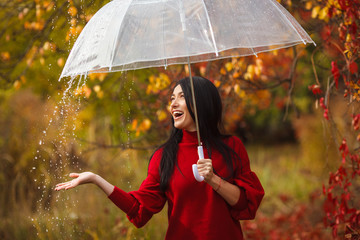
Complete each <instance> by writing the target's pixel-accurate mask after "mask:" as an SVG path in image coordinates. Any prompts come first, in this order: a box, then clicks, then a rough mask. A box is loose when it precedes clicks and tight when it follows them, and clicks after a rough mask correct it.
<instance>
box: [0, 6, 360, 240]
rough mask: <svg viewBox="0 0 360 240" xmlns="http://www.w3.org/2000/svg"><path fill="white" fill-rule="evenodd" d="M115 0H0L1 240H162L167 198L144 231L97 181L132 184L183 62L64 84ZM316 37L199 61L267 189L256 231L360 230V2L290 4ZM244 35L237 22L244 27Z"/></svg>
mask: <svg viewBox="0 0 360 240" xmlns="http://www.w3.org/2000/svg"><path fill="white" fill-rule="evenodd" d="M107 2H108V1H100V0H87V1H85V0H68V1H65V0H57V1H52V0H35V1H33V0H31V1H30V0H16V1H13V0H11V1H10V0H2V1H1V2H0V6H1V8H0V19H1V21H0V63H1V64H0V206H1V208H0V239H163V238H164V236H165V232H166V229H167V211H166V207H165V208H164V210H163V211H162V212H161V213H159V214H158V215H156V216H154V217H153V219H152V220H151V221H150V222H149V223H148V224H147V225H146V226H145V227H143V228H141V229H136V228H135V227H134V226H133V225H132V224H131V223H129V222H128V220H127V219H126V216H125V214H124V213H123V212H121V210H119V209H117V208H116V206H115V205H113V204H112V203H111V201H110V200H108V199H107V197H106V195H105V194H104V193H103V192H102V191H101V190H99V189H97V188H96V187H95V186H92V185H84V186H80V187H78V188H77V189H74V190H69V191H62V192H55V191H54V186H55V185H56V183H59V182H62V181H66V180H68V179H69V177H68V174H69V173H70V172H81V171H92V172H95V173H98V174H99V175H101V176H103V177H104V178H106V179H107V180H108V181H110V182H111V183H113V184H115V185H117V186H118V187H120V188H122V189H124V190H125V191H131V190H136V189H137V188H138V187H139V185H140V184H141V182H142V181H143V179H145V177H146V172H147V166H148V162H149V159H150V156H151V154H152V153H153V151H154V149H155V148H156V147H157V146H159V145H160V144H161V143H163V141H165V139H166V138H167V136H168V134H169V129H170V124H171V121H170V117H171V116H170V114H169V112H168V107H169V93H170V92H169V90H171V88H172V86H173V85H172V84H173V82H174V81H175V80H178V79H180V78H182V77H184V76H187V75H188V68H187V67H186V66H172V67H168V68H167V69H166V70H165V69H163V68H157V69H145V70H137V71H128V72H123V73H109V74H106V73H101V74H90V75H89V76H88V78H87V79H86V80H84V79H77V80H76V82H75V83H72V84H70V83H69V79H61V80H59V77H60V73H61V70H62V68H63V66H64V64H65V61H66V58H67V56H68V54H69V51H70V49H71V47H72V45H73V44H74V42H75V40H76V37H77V36H78V34H79V33H80V32H81V30H82V29H83V27H84V25H85V24H86V22H88V21H89V20H90V19H91V17H92V16H93V14H94V13H95V12H96V11H97V10H98V9H100V8H101V7H102V6H103V5H104V4H106V3H107ZM279 2H280V3H281V4H282V5H283V6H284V7H286V8H287V9H288V10H289V11H290V12H291V13H292V14H293V16H294V17H295V18H296V19H297V20H298V21H299V23H300V24H301V25H302V26H303V27H304V28H305V30H306V31H307V32H308V33H309V34H310V36H311V37H312V39H313V40H314V41H315V42H316V44H317V45H316V46H313V45H307V46H305V45H301V46H297V47H293V48H289V49H284V50H276V51H273V52H269V53H264V54H259V56H258V57H255V56H254V57H246V58H232V59H227V60H220V61H215V62H208V63H199V64H193V65H192V68H193V69H192V71H193V72H194V73H195V75H200V76H204V77H206V78H208V79H210V80H211V81H212V82H213V83H214V84H215V85H216V86H217V87H218V89H219V91H220V93H221V96H222V99H223V105H224V116H223V119H224V124H225V130H226V132H227V133H229V134H233V135H237V136H239V137H240V138H241V139H242V140H243V142H244V143H245V146H246V149H247V150H248V154H249V157H250V161H251V168H252V170H253V171H254V172H256V173H257V175H258V177H259V178H260V180H261V182H262V184H263V186H264V189H265V192H266V195H265V198H264V200H263V202H262V204H261V206H260V209H259V211H258V213H257V217H256V219H255V220H252V221H242V222H241V224H242V227H243V231H244V234H245V236H246V239H329V238H334V239H360V237H359V236H360V235H359V231H360V204H359V201H358V199H359V195H360V194H359V193H360V183H359V175H360V170H359V162H360V157H359V141H360V135H359V127H360V123H359V121H360V112H359V100H360V97H359V94H360V90H359V89H360V86H359V85H360V82H359V72H358V65H359V46H360V44H359V43H360V39H359V9H360V8H359V6H360V5H359V4H360V3H359V1H358V0H353V1H346V0H331V1H330V0H329V1H325V0H302V1H295V0H282V1H279ZM234 31H236V29H234Z"/></svg>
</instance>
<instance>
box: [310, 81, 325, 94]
mask: <svg viewBox="0 0 360 240" xmlns="http://www.w3.org/2000/svg"><path fill="white" fill-rule="evenodd" d="M308 88H309V90H310V91H312V93H313V94H314V95H317V94H319V95H320V94H321V93H322V91H321V88H320V86H319V85H316V84H314V85H310V86H308Z"/></svg>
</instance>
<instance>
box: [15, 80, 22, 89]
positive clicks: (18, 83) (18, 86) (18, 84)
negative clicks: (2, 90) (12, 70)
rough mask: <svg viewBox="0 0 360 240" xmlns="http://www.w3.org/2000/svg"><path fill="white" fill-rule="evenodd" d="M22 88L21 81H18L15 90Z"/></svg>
mask: <svg viewBox="0 0 360 240" xmlns="http://www.w3.org/2000/svg"><path fill="white" fill-rule="evenodd" d="M20 87H21V83H20V81H18V80H16V81H15V82H14V88H15V89H16V90H18V89H19V88H20Z"/></svg>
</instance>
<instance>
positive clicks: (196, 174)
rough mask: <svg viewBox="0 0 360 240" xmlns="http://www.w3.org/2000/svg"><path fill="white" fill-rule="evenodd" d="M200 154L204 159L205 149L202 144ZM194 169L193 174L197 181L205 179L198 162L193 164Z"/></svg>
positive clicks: (200, 157)
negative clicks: (199, 169)
mask: <svg viewBox="0 0 360 240" xmlns="http://www.w3.org/2000/svg"><path fill="white" fill-rule="evenodd" d="M198 156H199V159H204V150H203V147H202V146H198ZM192 170H193V174H194V177H195V179H196V181H198V182H202V181H204V177H203V176H200V174H199V172H198V169H197V165H196V164H193V165H192Z"/></svg>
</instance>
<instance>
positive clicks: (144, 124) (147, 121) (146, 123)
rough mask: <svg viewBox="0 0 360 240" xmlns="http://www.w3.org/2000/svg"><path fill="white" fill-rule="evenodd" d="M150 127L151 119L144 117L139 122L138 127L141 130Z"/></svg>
mask: <svg viewBox="0 0 360 240" xmlns="http://www.w3.org/2000/svg"><path fill="white" fill-rule="evenodd" d="M150 127H151V121H150V119H148V118H147V119H145V120H144V121H142V122H141V124H140V126H139V129H140V130H141V131H146V130H148V129H149V128H150Z"/></svg>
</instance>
